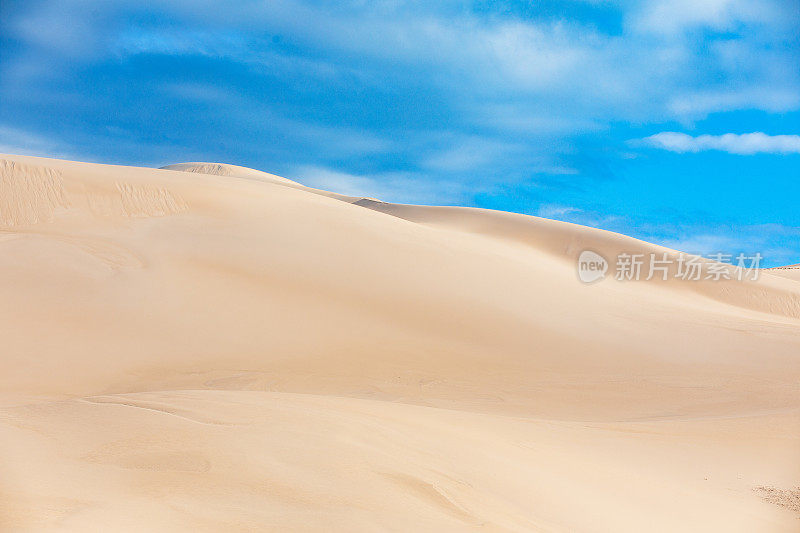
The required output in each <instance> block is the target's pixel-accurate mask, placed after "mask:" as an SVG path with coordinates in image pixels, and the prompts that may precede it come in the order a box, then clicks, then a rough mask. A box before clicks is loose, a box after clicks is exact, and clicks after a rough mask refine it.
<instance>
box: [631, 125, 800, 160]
mask: <svg viewBox="0 0 800 533" xmlns="http://www.w3.org/2000/svg"><path fill="white" fill-rule="evenodd" d="M642 141H643V143H644V144H646V145H648V146H652V147H654V148H660V149H663V150H669V151H671V152H679V153H683V152H703V151H706V150H718V151H721V152H728V153H730V154H738V155H752V154H764V153H767V154H793V153H794V154H797V153H800V135H767V134H766V133H761V132H755V133H741V134H736V133H726V134H724V135H699V136H697V137H692V136H691V135H687V134H685V133H677V132H672V131H665V132H662V133H657V134H655V135H651V136H650V137H646V138H644V139H642Z"/></svg>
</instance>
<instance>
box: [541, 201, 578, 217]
mask: <svg viewBox="0 0 800 533" xmlns="http://www.w3.org/2000/svg"><path fill="white" fill-rule="evenodd" d="M580 212H581V210H580V209H578V208H577V207H571V206H567V205H557V204H543V205H540V206H539V209H538V210H537V211H536V215H537V216H540V217H543V218H555V219H563V217H564V216H566V215H571V214H573V213H580Z"/></svg>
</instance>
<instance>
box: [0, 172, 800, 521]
mask: <svg viewBox="0 0 800 533" xmlns="http://www.w3.org/2000/svg"><path fill="white" fill-rule="evenodd" d="M171 168H172V169H173V170H156V169H144V168H132V167H117V166H108V165H94V164H86V163H75V162H67V161H57V160H49V159H38V158H31V157H18V156H0V251H1V252H2V253H0V301H1V302H2V304H3V305H2V306H0V313H1V314H2V315H1V316H0V338H1V339H2V345H1V346H2V353H1V355H0V370H1V371H2V372H0V530H2V531H40V530H43V531H237V530H241V531H330V530H338V531H376V530H388V531H426V530H427V531H460V530H471V529H481V530H486V531H598V532H608V531H635V532H641V531H726V532H730V531H746V532H753V531H759V532H765V531H794V532H796V531H799V530H800V508H798V503H797V502H798V500H799V499H800V281H798V280H797V279H796V278H795V279H791V277H781V276H780V275H778V276H775V275H772V274H770V273H764V274H763V275H762V277H761V279H760V280H758V281H747V282H739V281H727V282H725V281H721V282H714V281H708V282H697V283H687V282H678V281H666V282H663V281H655V280H654V281H650V282H645V281H640V282H628V283H621V282H616V281H614V280H612V279H606V280H604V281H602V282H599V283H595V284H592V285H585V284H583V283H581V282H580V281H578V279H577V274H576V267H575V261H576V258H577V256H578V254H579V253H580V252H581V251H582V250H583V249H585V248H589V249H592V250H594V251H595V252H598V253H600V254H602V255H604V256H605V257H607V258H611V257H613V256H615V255H616V254H617V253H619V252H620V251H629V252H639V251H641V252H643V253H649V252H657V253H659V254H660V253H668V254H673V253H674V252H672V251H669V250H666V249H663V248H659V247H656V246H653V245H650V244H647V243H644V242H641V241H637V240H634V239H630V238H628V237H624V236H621V235H616V234H613V233H608V232H604V231H600V230H594V229H591V228H585V227H581V226H576V225H572V224H567V223H561V222H554V221H550V220H544V219H538V218H534V217H527V216H522V215H513V214H508V213H499V212H492V211H484V210H477V209H462V208H434V207H417V206H405V205H393V204H386V203H382V202H378V201H375V200H371V199H362V198H352V197H348V196H343V195H338V194H335V193H327V192H324V191H317V190H314V189H310V188H307V187H304V186H302V185H300V184H297V183H295V182H291V181H289V180H285V179H284V178H280V177H277V176H272V175H269V174H265V173H260V172H257V171H253V170H250V169H243V168H241V167H233V166H228V165H218V164H213V163H192V164H183V165H176V166H173V167H171ZM776 273H777V272H776Z"/></svg>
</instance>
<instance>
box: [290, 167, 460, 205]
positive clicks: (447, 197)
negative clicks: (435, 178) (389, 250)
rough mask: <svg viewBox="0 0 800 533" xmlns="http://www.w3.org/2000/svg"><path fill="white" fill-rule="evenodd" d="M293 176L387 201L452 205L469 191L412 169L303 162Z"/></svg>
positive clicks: (326, 187)
mask: <svg viewBox="0 0 800 533" xmlns="http://www.w3.org/2000/svg"><path fill="white" fill-rule="evenodd" d="M291 176H292V177H293V179H296V180H297V181H298V182H300V183H302V184H303V185H307V186H309V187H314V188H316V189H323V190H326V191H331V192H338V193H340V194H345V195H348V196H366V197H369V198H377V199H378V200H383V201H386V202H395V203H412V204H443V205H452V204H458V203H460V202H463V200H464V198H465V195H466V194H467V193H468V192H469V191H468V189H466V188H465V187H464V186H463V185H462V184H459V183H441V182H432V181H431V180H429V179H425V176H424V175H419V174H414V173H408V172H380V173H374V174H351V173H348V172H341V171H338V170H334V169H331V168H326V167H320V166H313V165H303V166H298V167H296V168H294V169H293V170H292V171H291Z"/></svg>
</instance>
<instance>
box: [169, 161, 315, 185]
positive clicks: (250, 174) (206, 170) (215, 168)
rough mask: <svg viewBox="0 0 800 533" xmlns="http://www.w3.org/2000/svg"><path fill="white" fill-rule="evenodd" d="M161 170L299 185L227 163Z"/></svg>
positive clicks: (189, 164)
mask: <svg viewBox="0 0 800 533" xmlns="http://www.w3.org/2000/svg"><path fill="white" fill-rule="evenodd" d="M161 169H162V170H178V171H181V172H196V173H197V174H210V175H212V176H231V177H234V178H247V179H258V180H263V181H269V182H277V183H283V184H287V185H288V184H292V185H300V184H299V183H297V182H296V181H292V180H290V179H287V178H283V177H281V176H276V175H275V174H270V173H268V172H263V171H261V170H255V169H253V168H248V167H240V166H238V165H229V164H227V163H207V162H190V163H176V164H174V165H167V166H164V167H161Z"/></svg>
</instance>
